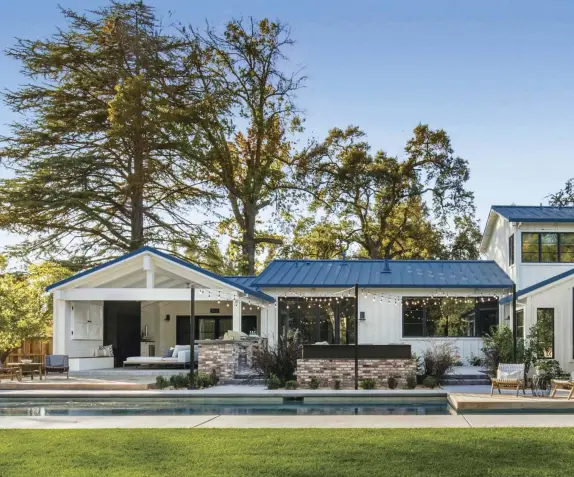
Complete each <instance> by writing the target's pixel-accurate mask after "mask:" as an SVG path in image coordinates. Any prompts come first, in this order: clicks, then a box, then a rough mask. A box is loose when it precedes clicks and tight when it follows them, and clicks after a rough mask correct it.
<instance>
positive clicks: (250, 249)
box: [241, 204, 257, 275]
mask: <svg viewBox="0 0 574 477" xmlns="http://www.w3.org/2000/svg"><path fill="white" fill-rule="evenodd" d="M243 216H244V220H245V229H244V230H243V233H242V236H241V241H242V243H241V251H242V253H243V260H242V262H243V263H242V265H241V268H242V273H245V274H247V275H255V222H256V220H257V207H256V206H255V205H253V204H246V205H244V207H243Z"/></svg>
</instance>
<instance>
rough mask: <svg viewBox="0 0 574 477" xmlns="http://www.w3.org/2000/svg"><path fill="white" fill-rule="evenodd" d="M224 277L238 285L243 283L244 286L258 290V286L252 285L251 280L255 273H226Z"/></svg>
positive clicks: (253, 279)
mask: <svg viewBox="0 0 574 477" xmlns="http://www.w3.org/2000/svg"><path fill="white" fill-rule="evenodd" d="M225 278H227V279H228V280H229V281H232V282H233V283H237V284H238V285H243V286H244V287H249V288H253V289H254V290H259V288H257V287H256V286H254V285H253V282H254V281H255V279H256V278H257V276H255V275H245V276H243V275H226V276H225Z"/></svg>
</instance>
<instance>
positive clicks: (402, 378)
mask: <svg viewBox="0 0 574 477" xmlns="http://www.w3.org/2000/svg"><path fill="white" fill-rule="evenodd" d="M416 370H417V365H416V361H415V360H414V359H360V360H359V381H361V380H362V379H374V380H375V381H376V383H377V387H378V388H383V387H387V379H388V378H389V377H390V376H395V377H396V378H397V380H398V384H399V387H403V386H404V385H405V384H406V378H407V376H408V375H410V374H416ZM311 378H317V379H318V380H319V382H320V386H321V387H329V388H332V387H333V386H334V385H335V381H337V380H338V381H340V383H341V388H343V389H344V388H347V389H352V388H354V386H355V360H353V359H298V360H297V384H298V385H299V386H301V387H309V383H310V382H311Z"/></svg>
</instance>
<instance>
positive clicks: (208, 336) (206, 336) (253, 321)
mask: <svg viewBox="0 0 574 477" xmlns="http://www.w3.org/2000/svg"><path fill="white" fill-rule="evenodd" d="M232 329H233V317H231V316H196V317H195V339H196V340H216V339H221V338H223V336H224V335H225V333H226V332H227V331H229V330H232ZM241 331H242V332H243V333H246V334H249V333H250V332H251V331H255V332H257V316H255V315H244V316H242V317H241ZM175 335H176V344H178V345H179V344H189V315H187V316H185V315H177V316H176V331H175Z"/></svg>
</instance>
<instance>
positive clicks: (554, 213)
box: [491, 205, 574, 223]
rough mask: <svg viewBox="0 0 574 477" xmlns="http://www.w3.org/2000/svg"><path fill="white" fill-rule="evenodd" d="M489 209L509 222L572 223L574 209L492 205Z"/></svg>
mask: <svg viewBox="0 0 574 477" xmlns="http://www.w3.org/2000/svg"><path fill="white" fill-rule="evenodd" d="M491 209H492V210H494V211H495V212H496V213H498V214H500V215H502V216H503V217H505V218H506V219H508V220H509V221H510V222H573V223H574V207H558V206H526V205H493V206H492V207H491Z"/></svg>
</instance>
